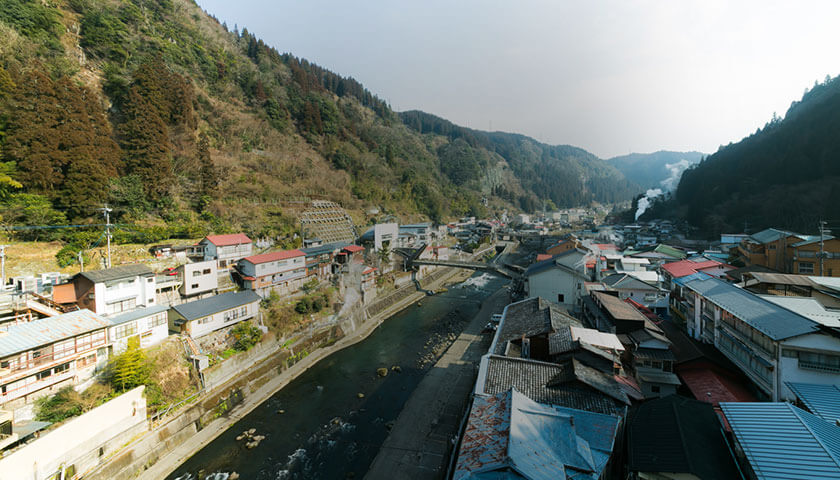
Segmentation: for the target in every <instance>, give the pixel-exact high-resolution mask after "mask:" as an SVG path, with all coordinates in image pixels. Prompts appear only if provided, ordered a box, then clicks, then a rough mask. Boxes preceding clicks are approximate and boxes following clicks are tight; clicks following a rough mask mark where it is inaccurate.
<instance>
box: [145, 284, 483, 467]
mask: <svg viewBox="0 0 840 480" xmlns="http://www.w3.org/2000/svg"><path fill="white" fill-rule="evenodd" d="M435 273H437V272H435ZM471 273H472V272H469V271H463V270H458V269H447V270H443V271H442V273H441V274H440V275H435V277H437V278H435V279H434V280H432V281H431V282H430V283H429V284H428V285H426V287H427V288H438V287H439V286H441V285H443V284H444V283H458V282H461V281H463V280H465V279H466V278H467V277H469V276H470V275H471ZM424 297H425V294H424V293H423V292H414V293H411V294H409V295H407V296H405V297H404V298H402V299H400V300H399V301H398V302H395V303H394V304H393V305H391V306H389V307H388V308H385V309H383V310H381V311H380V312H378V313H377V314H376V315H373V316H371V317H370V318H369V319H367V320H366V321H365V322H363V323H362V324H361V325H359V326H358V328H357V329H356V330H355V331H354V332H352V333H351V334H349V335H347V336H345V337H343V338H341V339H339V340H338V341H336V342H335V343H334V344H332V345H329V346H325V347H322V348H318V349H317V350H314V351H312V353H310V354H309V355H308V356H306V357H304V358H303V359H302V360H300V361H298V362H297V363H296V364H295V365H293V366H291V367H290V368H288V369H286V370H285V371H283V372H281V373H280V374H278V375H276V376H272V378H270V379H268V380H267V381H266V382H265V383H263V384H261V385H260V386H259V388H257V389H255V390H254V391H252V392H251V393H250V394H249V395H247V396H245V398H244V399H243V401H242V402H241V403H240V404H238V405H237V406H236V407H234V408H233V409H231V410H229V411H228V412H225V414H224V416H221V417H219V418H216V419H214V420H212V421H210V422H209V423H207V424H206V425H204V426H203V428H201V430H199V431H198V432H196V433H194V434H192V435H190V436H189V437H188V438H185V439H184V440H183V441H182V442H180V443H178V444H177V445H175V446H174V447H173V448H172V449H171V450H169V451H168V452H167V453H166V454H165V455H162V456H161V457H160V458H159V459H158V460H157V461H156V462H155V463H154V464H152V465H150V466H149V467H148V468H147V469H146V470H144V471H143V472H142V473H141V474H140V475H139V476H138V477H137V478H139V479H142V480H160V479H162V478H165V477H166V476H168V475H169V474H171V473H172V472H173V471H175V470H176V469H177V468H178V467H179V466H180V465H181V464H182V463H183V462H184V461H186V460H187V459H188V458H190V457H192V456H193V455H194V454H196V453H197V452H198V451H200V450H201V449H202V448H204V447H205V446H207V445H208V444H209V443H210V442H212V441H213V440H214V439H216V438H217V437H218V436H219V435H221V434H222V433H224V432H225V431H227V430H228V429H229V428H230V427H231V426H232V425H234V424H235V423H236V422H237V421H238V420H240V419H242V418H244V417H245V416H246V415H248V414H249V413H250V412H251V411H253V410H254V409H255V408H256V407H257V406H259V405H260V404H262V403H263V402H264V401H266V400H267V399H269V398H270V397H271V396H272V395H273V394H275V393H276V392H277V391H278V390H280V389H282V388H283V387H285V386H286V385H287V384H288V383H289V382H291V381H292V380H294V379H295V378H297V377H298V376H299V375H301V374H302V373H303V372H305V371H307V370H308V369H309V368H311V367H312V366H314V365H316V364H317V363H318V362H319V361H320V360H323V359H325V358H327V357H329V356H330V355H332V354H334V353H336V352H338V351H340V350H342V349H345V348H347V347H349V346H352V345H354V344H356V343H358V342H360V341H362V340H364V339H365V338H367V337H368V336H369V335H370V334H371V333H372V332H374V331H375V330H376V329H377V327H379V326H380V325H381V324H382V323H383V322H384V321H385V320H386V319H388V318H390V317H391V316H393V315H394V314H396V313H398V312H399V311H401V310H403V309H405V308H406V307H409V306H410V305H412V304H414V303H416V302H418V301H419V300H420V299H422V298H424ZM226 388H228V387H227V386H226V385H225V386H221V387H220V388H219V389H217V390H225V389H226Z"/></svg>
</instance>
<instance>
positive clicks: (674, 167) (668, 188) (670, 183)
mask: <svg viewBox="0 0 840 480" xmlns="http://www.w3.org/2000/svg"><path fill="white" fill-rule="evenodd" d="M690 166H691V162H689V161H688V160H685V159H682V160H680V161H678V162H674V163H666V164H665V168H666V169H668V171H669V172H670V173H671V174H670V175H669V176H668V178H666V179H665V180H662V181H661V182H659V184H660V185H662V188H650V189H648V191H646V192H645V196H644V197H642V198H640V199H639V204H638V207H637V208H636V218H635V219H636V220H638V219H639V217H641V216H642V214H643V213H645V210H647V209H648V207H650V204H651V203H653V199H654V198H656V197H658V196H660V195H662V194H663V193H665V192H673V191H674V190H675V189H676V188H677V185H679V183H680V177H681V176H682V174H683V172H684V171H685V170H686V169H687V168H688V167H690ZM663 189H664V191H663Z"/></svg>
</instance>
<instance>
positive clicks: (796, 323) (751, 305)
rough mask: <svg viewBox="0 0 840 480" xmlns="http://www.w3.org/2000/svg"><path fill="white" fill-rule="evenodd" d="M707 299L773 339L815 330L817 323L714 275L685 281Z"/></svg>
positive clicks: (687, 285)
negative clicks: (703, 278)
mask: <svg viewBox="0 0 840 480" xmlns="http://www.w3.org/2000/svg"><path fill="white" fill-rule="evenodd" d="M686 287H688V288H690V289H691V290H694V291H695V292H697V293H699V294H700V295H702V296H703V297H705V298H706V299H707V300H709V301H710V302H712V303H714V304H715V305H717V306H719V307H721V308H723V309H724V310H726V311H728V312H730V313H732V314H733V315H735V316H736V317H738V318H739V319H741V320H743V321H744V322H746V323H747V324H749V325H750V326H752V327H753V328H755V329H756V330H758V331H760V332H762V333H764V334H765V335H767V336H768V337H770V338H772V339H773V340H783V339H785V338H790V337H795V336H797V335H803V334H806V333H811V332H815V331H817V330H818V329H819V328H818V326H817V323H816V322H814V321H813V320H809V319H807V318H805V317H803V316H801V315H797V314H795V313H793V312H791V311H790V310H786V309H784V308H782V307H780V306H778V305H776V304H774V303H771V302H768V301H767V300H765V299H763V298H761V297H759V296H758V295H754V294H752V293H750V292H748V291H746V290H744V289H741V288H738V287H736V286H735V285H732V284H731V283H726V282H724V281H722V280H718V279H717V278H709V279H706V280H694V281H693V282H689V283H687V284H686Z"/></svg>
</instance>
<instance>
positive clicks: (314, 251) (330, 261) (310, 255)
mask: <svg viewBox="0 0 840 480" xmlns="http://www.w3.org/2000/svg"><path fill="white" fill-rule="evenodd" d="M346 246H347V244H346V243H342V242H340V243H328V244H326V245H320V246H318V247H309V248H301V249H300V251H301V252H303V253H304V254H305V255H306V277H307V278H317V279H318V280H322V281H323V280H327V279H329V278H330V276H331V275H332V274H333V273H335V269H334V268H333V265H334V260H335V256H336V255H337V254H338V252H340V251H341V249H342V248H344V247H346Z"/></svg>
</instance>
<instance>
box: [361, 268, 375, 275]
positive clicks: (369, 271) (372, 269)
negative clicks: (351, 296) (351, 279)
mask: <svg viewBox="0 0 840 480" xmlns="http://www.w3.org/2000/svg"><path fill="white" fill-rule="evenodd" d="M375 271H376V268H374V267H368V269H367V270H365V271H364V272H362V275H367V274H368V273H371V272H375Z"/></svg>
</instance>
